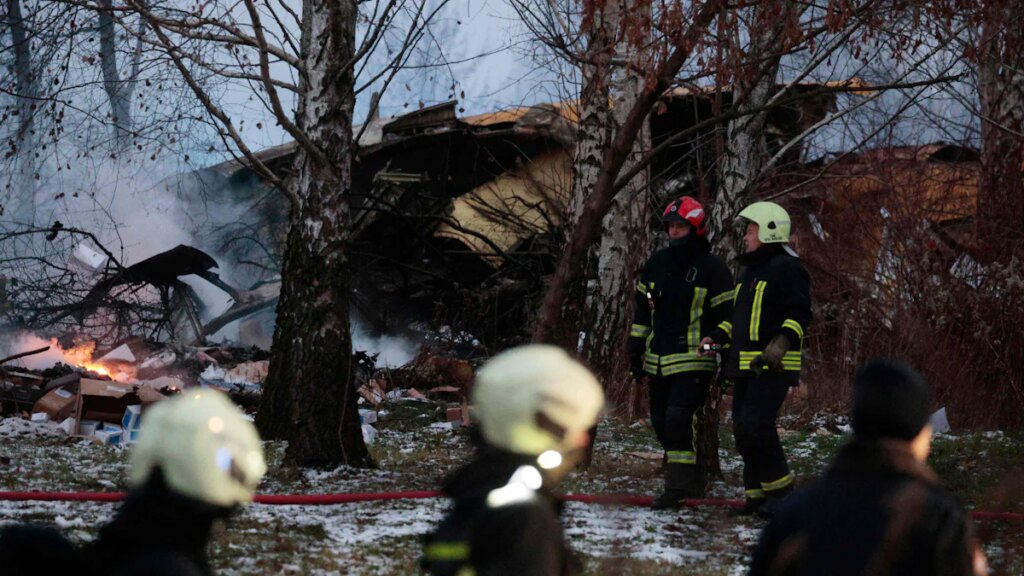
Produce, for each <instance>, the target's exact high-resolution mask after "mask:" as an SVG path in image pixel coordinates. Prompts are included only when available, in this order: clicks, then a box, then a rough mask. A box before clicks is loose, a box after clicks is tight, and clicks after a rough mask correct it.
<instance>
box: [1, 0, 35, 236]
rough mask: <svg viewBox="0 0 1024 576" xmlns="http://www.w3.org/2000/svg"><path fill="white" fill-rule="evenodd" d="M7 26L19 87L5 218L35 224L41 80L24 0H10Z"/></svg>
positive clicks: (5, 24) (8, 0) (17, 86)
mask: <svg viewBox="0 0 1024 576" xmlns="http://www.w3.org/2000/svg"><path fill="white" fill-rule="evenodd" d="M6 12H7V18H6V22H4V27H5V28H7V29H8V30H10V34H11V47H12V49H13V52H14V76H15V80H16V83H15V86H16V90H17V94H16V97H17V111H18V121H17V130H16V132H15V134H14V136H13V140H14V141H13V142H8V143H5V144H7V146H5V147H6V148H8V149H9V150H11V151H12V152H13V153H14V154H13V156H14V170H13V171H12V173H11V174H9V175H8V176H7V178H6V180H7V184H6V185H7V188H8V189H7V191H6V192H7V193H6V194H4V196H5V197H6V198H7V202H6V204H7V206H6V207H5V208H4V210H0V212H6V213H5V214H4V218H5V219H8V220H13V221H16V222H21V223H24V224H28V225H30V226H31V225H32V224H34V223H35V219H36V202H35V196H36V171H37V169H38V168H37V166H36V162H35V155H34V153H35V147H36V140H37V139H36V134H35V120H34V117H35V110H36V106H35V105H34V103H35V102H36V101H37V98H36V97H37V96H38V94H37V92H38V90H37V86H38V83H37V82H36V80H35V77H34V75H33V68H32V52H31V45H30V44H29V40H28V36H29V34H28V27H27V26H26V20H25V16H24V14H23V12H22V9H21V0H7V10H6Z"/></svg>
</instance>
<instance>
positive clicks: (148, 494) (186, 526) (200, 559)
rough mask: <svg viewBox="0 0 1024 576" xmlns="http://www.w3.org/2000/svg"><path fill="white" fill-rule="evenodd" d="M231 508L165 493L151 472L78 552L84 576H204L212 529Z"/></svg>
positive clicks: (209, 570) (167, 490)
mask: <svg viewBox="0 0 1024 576" xmlns="http://www.w3.org/2000/svg"><path fill="white" fill-rule="evenodd" d="M231 512H232V508H230V507H222V506H213V505H210V504H207V503H205V502H201V501H199V500H196V499H194V498H189V497H187V496H184V495H182V494H179V493H177V492H175V491H173V490H171V489H170V488H169V487H168V486H167V485H166V483H165V482H164V480H163V476H162V474H161V473H160V472H159V469H157V471H156V472H154V473H153V474H152V475H151V476H150V478H149V480H148V481H147V482H146V484H144V485H142V486H141V487H140V488H138V489H136V490H133V491H132V492H129V493H128V497H127V498H126V499H125V501H124V505H122V506H121V508H120V509H119V510H118V512H117V515H116V516H115V517H114V519H113V520H112V521H111V522H110V523H109V524H107V525H106V526H104V527H103V528H102V529H101V530H100V535H99V538H98V539H97V540H96V541H94V542H93V543H92V544H91V545H90V546H89V547H88V548H86V549H85V551H84V552H83V557H84V563H85V569H84V571H83V572H80V574H85V575H87V576H93V575H95V576H100V575H104V576H129V575H137V574H147V575H152V576H172V575H173V576H209V575H212V574H213V569H212V567H211V566H210V562H209V559H208V557H207V548H208V545H209V542H210V539H211V534H212V531H213V526H214V523H215V522H217V521H220V520H223V519H225V518H227V517H228V516H230V514H231Z"/></svg>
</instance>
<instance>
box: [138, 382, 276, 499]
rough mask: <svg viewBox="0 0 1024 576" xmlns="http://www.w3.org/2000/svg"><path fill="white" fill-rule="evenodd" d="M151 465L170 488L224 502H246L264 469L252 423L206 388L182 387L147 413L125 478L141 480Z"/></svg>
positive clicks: (260, 449)
mask: <svg viewBox="0 0 1024 576" xmlns="http://www.w3.org/2000/svg"><path fill="white" fill-rule="evenodd" d="M156 468H160V470H161V472H162V473H163V477H164V480H165V481H166V482H167V486H168V487H169V488H171V489H172V490H174V491H175V492H178V493H180V494H184V495H185V496H189V497H191V498H195V499H197V500H201V501H203V502H206V503H208V504H213V505H216V506H225V507H230V506H235V505H238V504H245V503H247V502H250V501H251V500H252V496H253V493H255V492H256V486H257V485H258V484H259V482H260V479H261V478H262V477H263V474H264V473H266V471H267V465H266V462H264V460H263V445H262V444H261V443H260V437H259V434H258V433H257V432H256V427H255V426H253V424H252V422H250V421H249V420H248V419H247V418H246V417H245V415H244V414H243V413H242V411H241V410H239V409H238V407H237V406H235V405H234V403H232V402H231V400H230V399H229V398H228V397H227V396H226V395H225V394H223V393H222V392H218V391H216V390H211V389H208V388H202V389H190V390H185V391H184V392H182V393H181V394H180V395H179V396H176V397H174V398H168V399H166V400H162V401H160V402H159V403H157V404H155V405H154V406H153V407H152V408H150V409H149V410H148V411H147V412H146V414H145V416H144V417H143V419H142V426H141V427H140V429H139V440H138V443H137V444H136V446H135V449H134V450H133V452H132V456H131V465H130V473H129V483H130V484H131V485H132V486H140V485H142V484H145V483H146V481H147V480H148V479H149V477H150V474H152V472H153V470H154V469H156Z"/></svg>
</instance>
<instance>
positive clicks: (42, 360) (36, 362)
mask: <svg viewBox="0 0 1024 576" xmlns="http://www.w3.org/2000/svg"><path fill="white" fill-rule="evenodd" d="M3 336H4V340H8V338H9V340H8V341H7V342H5V343H4V344H3V345H0V357H3V358H7V357H9V356H13V355H15V354H20V353H22V352H28V351H30V350H38V349H40V348H43V347H46V346H49V347H50V349H49V350H47V351H46V352H42V353H40V354H33V355H31V356H25V357H24V358H18V359H17V360H12V361H10V362H8V363H7V364H5V366H8V367H10V366H17V367H20V368H25V369H28V370H45V369H47V368H52V367H53V366H54V365H55V364H57V363H59V362H62V363H64V364H72V365H76V364H78V363H80V362H81V361H82V359H81V358H80V357H79V355H78V354H69V353H68V351H66V350H64V349H63V348H61V346H60V344H58V343H57V339H56V338H50V339H48V340H47V339H43V338H40V337H39V336H36V335H35V334H31V333H28V332H21V333H18V334H15V335H13V336H12V335H10V334H4V335H3ZM90 356H91V350H90ZM86 360H88V358H87V359H86Z"/></svg>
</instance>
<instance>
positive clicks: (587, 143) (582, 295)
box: [553, 0, 618, 357]
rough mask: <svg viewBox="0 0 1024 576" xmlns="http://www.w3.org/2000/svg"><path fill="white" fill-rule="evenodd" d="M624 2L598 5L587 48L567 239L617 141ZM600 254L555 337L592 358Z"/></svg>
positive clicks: (577, 285)
mask: <svg viewBox="0 0 1024 576" xmlns="http://www.w3.org/2000/svg"><path fill="white" fill-rule="evenodd" d="M617 3H618V0H600V1H599V2H598V3H597V4H598V5H597V6H595V8H594V17H593V23H592V25H591V28H590V31H589V33H588V35H587V52H586V55H585V61H584V63H583V67H582V75H581V76H582V82H583V85H582V88H581V90H580V99H579V103H578V109H579V126H578V129H577V132H576V155H575V157H574V159H573V163H572V192H571V195H570V199H569V213H568V215H567V219H566V221H567V223H568V226H566V242H568V241H569V238H570V237H571V235H572V230H573V229H574V228H575V227H576V226H577V224H578V223H579V221H580V218H581V217H582V215H583V209H584V206H585V205H586V201H587V198H589V197H590V194H591V192H592V191H593V189H594V184H595V183H596V182H597V180H598V177H599V176H600V174H601V166H602V159H603V155H604V150H605V149H606V148H607V147H608V146H609V145H610V144H611V137H612V126H613V122H614V119H613V117H612V111H611V106H610V105H609V96H610V89H611V76H612V68H611V67H612V65H611V60H612V56H613V54H614V52H615V32H616V30H615V25H616V23H617V20H618V8H617ZM593 257H594V254H593V253H592V252H588V255H587V259H586V261H585V263H584V266H585V270H586V273H585V274H584V275H582V276H580V277H578V278H576V279H575V281H574V282H573V283H572V284H571V285H570V286H569V287H568V290H569V293H570V294H571V296H570V297H569V298H567V299H566V306H564V307H563V308H562V310H561V311H560V314H559V316H558V318H557V327H556V328H555V330H554V333H553V336H554V337H553V341H554V342H555V343H557V344H559V345H561V346H563V347H565V348H567V349H569V350H577V351H578V352H580V353H581V354H583V355H584V356H585V357H589V354H588V346H587V340H588V338H587V337H586V336H587V334H586V332H587V322H585V321H581V320H582V319H584V318H589V314H588V310H589V309H590V307H591V306H590V304H591V298H592V295H593V292H592V288H593V286H588V284H590V282H589V280H590V279H591V278H593V276H594V270H595V262H594V259H593Z"/></svg>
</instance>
